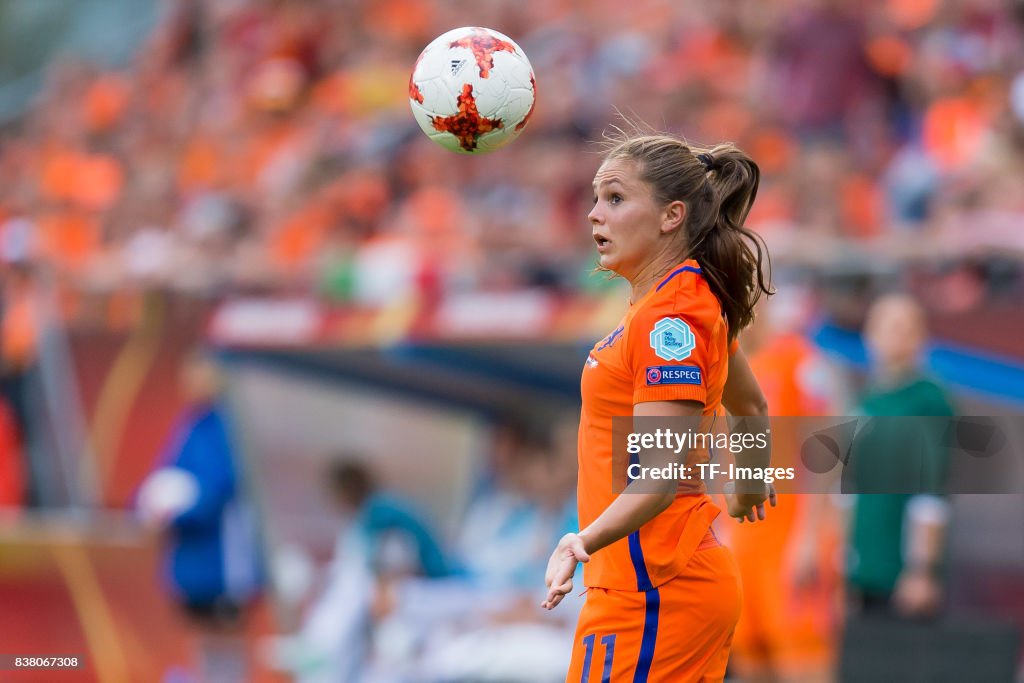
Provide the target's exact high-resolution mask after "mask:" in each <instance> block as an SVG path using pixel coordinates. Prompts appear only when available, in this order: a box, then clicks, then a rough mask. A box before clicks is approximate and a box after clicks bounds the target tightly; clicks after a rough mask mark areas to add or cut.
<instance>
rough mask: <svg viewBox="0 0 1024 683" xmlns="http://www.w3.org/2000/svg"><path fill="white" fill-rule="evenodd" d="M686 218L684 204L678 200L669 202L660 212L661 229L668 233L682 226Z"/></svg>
mask: <svg viewBox="0 0 1024 683" xmlns="http://www.w3.org/2000/svg"><path fill="white" fill-rule="evenodd" d="M685 220H686V204H683V203H682V202H680V201H674V202H669V203H668V204H667V205H666V206H665V209H664V210H663V211H662V213H661V231H662V232H663V233H670V232H674V231H676V230H678V229H679V228H680V227H682V225H683V222H684V221H685Z"/></svg>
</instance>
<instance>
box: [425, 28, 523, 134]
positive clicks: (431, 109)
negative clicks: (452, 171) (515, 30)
mask: <svg viewBox="0 0 1024 683" xmlns="http://www.w3.org/2000/svg"><path fill="white" fill-rule="evenodd" d="M536 100H537V90H536V82H535V80H534V77H533V68H532V67H531V66H530V60H529V59H527V58H526V54H525V53H524V52H523V50H522V49H521V48H520V47H519V46H518V45H516V44H515V43H514V42H512V39H511V38H509V37H508V36H506V35H504V34H502V33H498V32H497V31H493V30H491V29H489V28H480V27H478V26H467V27H464V28H457V29H455V30H453V31H448V32H447V33H445V34H444V35H442V36H440V37H438V38H436V39H434V41H433V42H431V43H430V45H427V47H425V48H424V49H423V52H421V53H420V56H419V59H417V60H416V66H414V67H413V70H412V75H411V76H410V77H409V104H410V105H411V106H412V113H413V116H414V117H415V118H416V123H418V124H420V128H422V129H423V132H424V133H426V134H427V137H429V138H430V139H431V140H433V141H434V142H436V143H438V144H439V145H441V146H442V147H445V148H446V149H450V150H453V151H455V152H462V153H464V154H480V153H482V152H493V151H494V150H496V149H498V148H499V147H502V146H503V145H507V144H508V143H510V142H512V141H513V140H515V139H516V138H517V137H518V136H519V134H520V133H521V132H522V130H523V128H525V127H526V123H527V122H528V121H529V120H530V115H531V114H533V105H534V104H535V103H536Z"/></svg>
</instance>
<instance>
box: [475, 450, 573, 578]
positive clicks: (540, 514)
mask: <svg viewBox="0 0 1024 683" xmlns="http://www.w3.org/2000/svg"><path fill="white" fill-rule="evenodd" d="M575 464H576V463H575V460H574V459H573V458H570V457H568V455H567V454H566V453H565V452H563V451H559V450H558V449H557V448H556V447H555V446H553V445H551V443H546V442H545V440H544V439H542V438H536V437H530V438H526V439H524V440H523V441H522V442H520V443H519V445H518V447H517V448H516V449H515V451H514V452H513V453H512V454H511V456H510V457H509V458H508V459H507V460H506V461H503V462H496V463H495V472H494V473H493V475H494V477H493V480H492V481H491V483H490V484H489V486H488V487H487V488H486V489H485V490H483V491H482V492H481V493H480V494H478V495H477V496H476V498H475V499H474V500H473V501H472V502H471V503H470V506H469V508H468V510H467V511H466V514H465V521H464V523H463V526H462V529H461V531H460V533H459V537H458V540H457V550H458V552H459V555H460V562H461V564H462V566H463V568H464V569H465V572H466V574H467V576H468V578H470V579H471V580H473V581H474V582H476V583H478V584H480V585H481V586H483V587H486V588H489V589H514V590H522V591H524V592H532V589H533V587H534V585H535V584H536V581H537V577H538V576H543V575H544V572H545V570H546V568H547V561H548V556H549V555H550V553H549V552H548V550H547V546H548V545H550V543H551V541H552V540H554V541H556V542H557V541H558V539H560V538H561V537H562V536H563V535H565V534H566V533H569V532H570V531H572V530H574V529H576V528H577V526H578V524H577V521H576V509H575V500H574V496H573V492H574V489H573V487H574V484H575V476H576V468H575Z"/></svg>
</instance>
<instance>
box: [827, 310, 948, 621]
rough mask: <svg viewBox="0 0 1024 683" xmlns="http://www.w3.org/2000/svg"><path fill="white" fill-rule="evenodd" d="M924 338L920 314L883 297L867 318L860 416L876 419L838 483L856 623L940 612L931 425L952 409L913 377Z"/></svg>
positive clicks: (938, 454)
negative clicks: (846, 497)
mask: <svg viewBox="0 0 1024 683" xmlns="http://www.w3.org/2000/svg"><path fill="white" fill-rule="evenodd" d="M927 336H928V335H927V327H926V322H925V315H924V311H923V310H922V309H921V307H920V305H919V304H918V303H917V302H916V301H915V300H914V299H912V298H911V297H909V296H905V295H888V296H884V297H882V298H880V299H879V300H878V301H876V302H875V303H874V304H873V305H872V307H871V309H870V311H869V312H868V316H867V321H866V323H865V331H864V337H865V342H866V344H867V346H868V351H869V357H870V361H871V367H872V372H871V377H870V382H869V384H868V387H867V389H866V391H865V393H864V395H863V396H862V397H861V399H860V401H859V412H860V413H862V414H863V415H865V416H867V417H868V418H875V419H869V420H868V422H867V424H866V425H865V426H864V427H862V428H861V431H860V432H859V433H858V434H857V437H856V439H855V440H854V444H853V446H852V448H851V452H850V458H849V463H848V465H847V470H846V472H844V475H843V478H844V484H845V483H851V484H853V487H854V488H853V490H854V491H856V492H858V495H857V497H856V502H855V504H854V506H853V510H852V520H851V521H852V524H851V528H850V537H849V541H848V548H847V551H848V552H847V580H848V584H849V589H850V597H851V603H852V604H851V608H852V609H853V610H854V612H855V613H856V612H858V611H859V612H862V613H881V614H890V615H900V616H904V617H928V616H932V615H934V614H936V613H937V612H938V610H939V608H940V606H941V604H942V600H943V593H944V589H943V585H942V565H943V546H944V539H945V534H946V526H947V522H948V518H949V504H948V501H947V500H946V499H945V497H944V496H943V490H944V480H945V476H946V469H947V464H948V454H947V449H946V448H945V446H944V445H943V438H942V437H943V433H944V430H943V429H942V426H943V425H944V424H945V421H943V420H941V419H938V418H941V417H952V416H953V407H952V405H951V404H950V401H949V399H948V398H947V396H946V394H945V392H944V391H943V390H942V388H941V387H939V386H938V385H937V384H936V383H935V382H934V381H932V380H930V379H928V378H927V377H926V376H925V375H924V374H923V373H922V370H921V356H922V350H923V348H924V345H925V342H926V340H927ZM897 416H906V417H905V418H901V419H893V418H895V417H897ZM927 416H931V419H927ZM915 418H917V419H915ZM920 418H925V419H920ZM844 490H847V489H846V486H845V485H844Z"/></svg>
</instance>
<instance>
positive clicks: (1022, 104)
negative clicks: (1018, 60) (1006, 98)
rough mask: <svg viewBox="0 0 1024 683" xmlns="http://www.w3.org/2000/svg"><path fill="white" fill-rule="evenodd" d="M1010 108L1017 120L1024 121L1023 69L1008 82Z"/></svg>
mask: <svg viewBox="0 0 1024 683" xmlns="http://www.w3.org/2000/svg"><path fill="white" fill-rule="evenodd" d="M1010 108H1011V109H1012V110H1013V113H1014V114H1015V115H1016V116H1017V120H1018V121H1020V122H1022V123H1024V71H1021V72H1020V73H1019V74H1017V76H1016V77H1015V78H1014V79H1013V82H1012V83H1011V84H1010Z"/></svg>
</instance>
